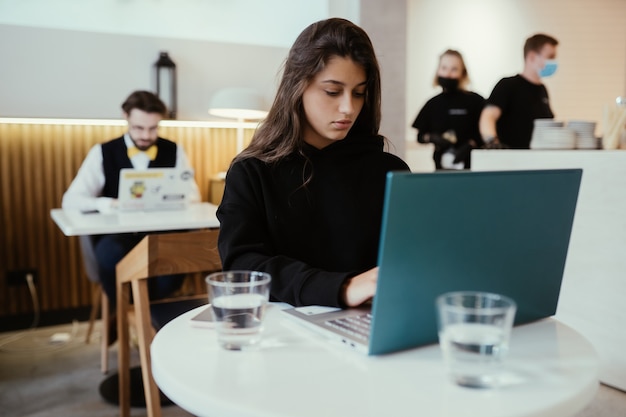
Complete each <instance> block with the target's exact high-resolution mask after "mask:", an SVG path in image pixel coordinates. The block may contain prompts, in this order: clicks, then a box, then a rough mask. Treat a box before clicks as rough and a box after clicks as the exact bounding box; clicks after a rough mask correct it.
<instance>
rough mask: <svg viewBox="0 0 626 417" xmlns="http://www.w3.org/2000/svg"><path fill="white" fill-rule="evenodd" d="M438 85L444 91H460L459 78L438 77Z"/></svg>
mask: <svg viewBox="0 0 626 417" xmlns="http://www.w3.org/2000/svg"><path fill="white" fill-rule="evenodd" d="M437 83H438V84H439V85H440V86H441V87H442V88H443V89H444V90H449V91H454V90H458V88H459V80H458V78H446V77H437Z"/></svg>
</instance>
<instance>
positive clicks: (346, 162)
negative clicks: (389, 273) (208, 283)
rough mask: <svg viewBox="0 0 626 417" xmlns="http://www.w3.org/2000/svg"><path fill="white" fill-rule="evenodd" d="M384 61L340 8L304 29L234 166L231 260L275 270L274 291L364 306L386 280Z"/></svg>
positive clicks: (222, 247) (228, 235) (223, 236)
mask: <svg viewBox="0 0 626 417" xmlns="http://www.w3.org/2000/svg"><path fill="white" fill-rule="evenodd" d="M380 117H381V116H380V71H379V67H378V62H377V59H376V56H375V54H374V49H373V47H372V44H371V42H370V39H369V37H368V36H367V34H366V33H365V32H364V31H363V30H362V29H361V28H359V27H358V26H356V25H354V24H353V23H351V22H349V21H347V20H344V19H338V18H332V19H328V20H323V21H320V22H317V23H314V24H312V25H310V26H309V27H307V28H306V29H305V30H304V31H303V32H302V33H301V34H300V36H299V37H298V38H297V39H296V41H295V43H294V45H293V46H292V48H291V50H290V51H289V55H288V57H287V60H286V62H285V65H284V71H283V76H282V80H281V82H280V84H279V87H278V92H277V94H276V98H275V100H274V103H273V105H272V108H271V109H270V111H269V114H268V116H267V119H266V120H265V121H264V122H263V123H262V124H261V125H260V126H259V128H258V130H257V131H256V132H255V134H254V136H253V138H252V142H251V143H250V145H249V147H248V148H247V149H246V150H244V151H243V152H242V153H241V154H239V155H238V156H237V157H236V158H235V160H234V161H233V163H232V164H231V167H230V169H229V171H228V174H227V176H226V187H225V191H224V196H223V199H222V203H221V205H220V207H219V209H218V212H217V216H218V218H219V220H220V236H219V251H220V256H221V258H222V263H223V268H224V270H235V269H250V270H258V271H264V272H268V273H270V274H271V276H272V288H271V295H272V299H273V300H276V301H284V302H287V303H290V304H292V305H297V306H299V305H311V304H319V305H327V306H341V307H343V306H356V305H359V304H362V303H363V302H366V301H368V300H370V299H371V298H372V297H373V295H374V292H375V289H376V279H377V272H378V270H377V268H376V260H377V259H376V258H377V251H378V240H379V233H380V222H381V217H382V203H383V195H384V188H385V177H386V173H387V172H389V171H392V170H408V169H409V168H408V166H407V165H406V164H405V163H404V162H403V161H402V160H401V159H400V158H398V157H396V156H394V155H392V154H390V153H387V152H385V150H384V145H385V138H383V137H382V136H380V135H379V134H378V129H379V126H380Z"/></svg>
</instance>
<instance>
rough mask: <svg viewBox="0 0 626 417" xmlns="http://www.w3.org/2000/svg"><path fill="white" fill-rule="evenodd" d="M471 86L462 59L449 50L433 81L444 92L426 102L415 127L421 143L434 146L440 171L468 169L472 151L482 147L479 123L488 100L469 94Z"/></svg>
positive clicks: (440, 61) (436, 162)
mask: <svg viewBox="0 0 626 417" xmlns="http://www.w3.org/2000/svg"><path fill="white" fill-rule="evenodd" d="M468 83H469V76H468V74H467V68H466V67H465V62H464V61H463V56H462V55H461V54H460V53H459V52H458V51H455V50H452V49H448V50H447V51H445V52H444V53H443V54H442V55H441V56H440V57H439V66H438V67H437V74H436V75H435V80H434V85H439V86H441V88H442V92H441V93H440V94H438V95H437V96H435V97H433V98H431V99H430V100H428V102H426V104H425V105H424V107H423V108H422V109H421V110H420V112H419V114H418V115H417V117H416V118H415V121H414V122H413V125H412V126H413V127H414V128H416V129H417V131H418V132H417V140H418V141H419V142H421V143H432V144H433V145H435V151H434V153H433V159H434V160H435V167H436V168H437V169H464V168H465V169H468V168H469V167H470V151H471V150H472V149H473V148H477V147H480V146H482V139H481V136H480V131H479V129H478V120H479V119H480V112H481V111H482V109H483V106H484V103H485V99H484V98H483V97H481V96H480V95H478V94H476V93H473V92H471V91H467V90H466V89H465V88H466V86H467V84H468Z"/></svg>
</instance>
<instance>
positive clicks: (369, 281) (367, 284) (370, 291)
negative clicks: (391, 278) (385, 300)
mask: <svg viewBox="0 0 626 417" xmlns="http://www.w3.org/2000/svg"><path fill="white" fill-rule="evenodd" d="M377 280H378V267H376V268H372V269H370V270H369V271H365V272H363V273H362V274H359V275H356V276H354V277H352V279H350V281H349V282H348V285H347V286H346V287H345V290H344V293H343V295H342V297H343V301H344V303H345V304H346V305H347V306H348V307H356V306H359V305H361V304H363V303H365V302H366V301H369V300H371V299H372V297H374V294H375V293H376V281H377Z"/></svg>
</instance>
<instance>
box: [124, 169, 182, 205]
mask: <svg viewBox="0 0 626 417" xmlns="http://www.w3.org/2000/svg"><path fill="white" fill-rule="evenodd" d="M193 182H194V173H193V170H190V169H182V168H149V169H145V170H138V169H134V168H123V169H121V170H120V182H119V192H118V206H119V209H120V210H122V211H137V210H182V209H185V208H186V207H187V205H188V202H189V196H190V193H191V191H192V190H193Z"/></svg>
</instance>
